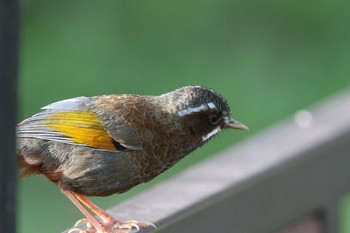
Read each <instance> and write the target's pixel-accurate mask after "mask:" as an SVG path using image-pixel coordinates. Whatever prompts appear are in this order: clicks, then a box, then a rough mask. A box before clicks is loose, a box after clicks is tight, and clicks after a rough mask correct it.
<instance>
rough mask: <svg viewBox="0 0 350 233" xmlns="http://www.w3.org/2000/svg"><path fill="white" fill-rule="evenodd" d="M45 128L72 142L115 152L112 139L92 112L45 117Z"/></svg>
mask: <svg viewBox="0 0 350 233" xmlns="http://www.w3.org/2000/svg"><path fill="white" fill-rule="evenodd" d="M45 126H46V127H49V128H51V129H53V130H55V131H57V132H59V133H61V134H62V135H64V136H66V137H68V138H69V140H71V141H72V142H75V143H79V144H83V145H86V146H89V147H93V148H98V149H104V150H111V151H116V148H115V146H114V145H113V141H112V140H113V139H112V138H111V137H110V136H109V135H108V133H107V131H106V130H105V129H104V127H103V125H102V124H101V122H100V121H99V120H98V119H97V117H96V114H95V113H94V112H90V111H71V112H57V113H54V114H52V115H50V116H48V117H47V119H46V122H45Z"/></svg>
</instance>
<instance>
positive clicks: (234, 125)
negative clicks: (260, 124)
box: [227, 118, 249, 130]
mask: <svg viewBox="0 0 350 233" xmlns="http://www.w3.org/2000/svg"><path fill="white" fill-rule="evenodd" d="M227 128H230V129H239V130H249V128H248V126H246V125H245V124H243V123H241V122H239V121H236V120H234V119H232V118H231V119H229V121H228V123H227Z"/></svg>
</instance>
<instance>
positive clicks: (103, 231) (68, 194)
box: [62, 189, 111, 233]
mask: <svg viewBox="0 0 350 233" xmlns="http://www.w3.org/2000/svg"><path fill="white" fill-rule="evenodd" d="M62 192H63V194H64V195H65V196H66V197H67V198H68V199H69V200H71V202H73V204H74V205H75V206H76V207H77V208H78V209H79V210H80V211H81V212H82V213H83V214H84V215H85V216H86V218H87V219H88V220H89V221H90V223H91V224H92V225H93V226H94V227H95V229H96V231H97V232H98V233H111V231H110V230H108V229H107V228H106V226H104V225H103V224H102V223H101V222H100V221H98V219H97V218H96V217H95V216H94V215H92V214H91V213H90V211H89V210H88V209H86V207H85V206H84V205H83V204H81V202H80V201H79V199H78V198H77V197H76V196H75V193H73V192H71V191H67V190H63V189H62Z"/></svg>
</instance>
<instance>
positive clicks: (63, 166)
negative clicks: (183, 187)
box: [16, 86, 248, 233]
mask: <svg viewBox="0 0 350 233" xmlns="http://www.w3.org/2000/svg"><path fill="white" fill-rule="evenodd" d="M225 129H238V130H248V127H247V126H246V125H244V124H243V123H240V122H239V121H237V120H235V119H234V118H232V116H231V110H230V107H229V105H228V103H227V101H226V100H225V99H224V98H223V97H222V96H221V95H220V94H218V93H217V92H215V91H214V90H212V89H210V88H207V87H202V86H184V87H181V88H178V89H176V90H174V91H170V92H167V93H165V94H162V95H158V96H152V95H138V94H110V95H100V96H94V97H76V98H71V99H66V100H62V101H58V102H54V103H51V104H49V105H47V106H45V107H43V108H42V109H41V111H40V112H39V113H37V114H35V115H33V116H32V117H29V118H27V119H25V120H23V121H22V122H20V123H19V124H17V128H16V134H17V157H18V163H19V166H20V169H21V175H22V176H23V177H26V176H30V175H33V174H41V175H43V176H45V177H46V178H47V179H48V180H50V181H52V182H53V183H55V184H57V185H58V187H59V188H60V190H61V191H62V193H63V194H64V195H65V196H66V197H67V198H68V199H69V200H70V201H71V202H72V203H73V204H74V205H75V206H76V207H77V208H78V209H79V210H80V211H81V212H82V213H83V214H84V215H85V217H86V218H85V220H86V221H87V223H88V224H87V225H88V226H89V228H90V230H82V229H80V230H81V231H79V232H98V233H110V232H114V230H116V229H134V228H136V229H137V230H138V229H140V228H144V227H147V225H148V224H146V223H142V222H138V221H135V220H129V221H119V220H116V219H114V218H113V217H112V216H110V215H109V214H108V213H107V212H106V211H104V210H103V209H101V208H99V207H98V206H97V205H95V204H94V203H93V202H91V201H90V200H89V199H88V198H87V197H89V196H109V195H112V194H120V193H124V192H126V191H128V190H130V189H131V188H133V187H134V186H136V185H138V184H141V183H145V182H148V181H150V180H152V179H153V178H155V177H156V176H158V175H159V174H161V173H162V172H164V171H165V170H167V169H168V168H170V167H171V166H173V165H174V164H175V163H177V162H178V161H179V160H181V159H182V158H183V157H185V156H186V155H188V154H190V153H191V152H192V151H194V150H196V149H197V148H199V147H201V146H203V145H204V144H206V143H207V142H208V141H210V139H212V138H214V137H215V136H216V135H218V134H219V132H221V131H222V130H225Z"/></svg>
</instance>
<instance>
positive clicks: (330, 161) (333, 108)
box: [109, 90, 350, 233]
mask: <svg viewBox="0 0 350 233" xmlns="http://www.w3.org/2000/svg"><path fill="white" fill-rule="evenodd" d="M349 190H350V90H349V91H346V92H343V93H341V94H338V95H336V96H333V97H332V98H330V99H328V100H326V101H324V102H322V103H321V104H319V105H316V106H314V107H312V108H311V109H309V110H304V111H302V112H300V114H297V117H296V118H294V117H293V118H291V119H287V120H286V121H284V122H281V123H279V124H276V125H274V126H273V127H271V128H269V129H267V130H265V131H264V132H261V133H260V134H257V135H255V136H253V137H251V138H250V139H249V140H246V141H244V142H242V143H239V144H237V145H235V146H233V147H232V148H229V149H227V150H226V151H225V152H223V153H221V154H220V155H217V156H214V157H213V158H211V159H209V160H206V161H205V162H202V163H200V164H198V165H196V166H193V167H191V168H190V169H188V170H186V171H184V172H182V173H181V174H179V175H177V176H175V177H173V178H172V179H169V180H167V181H165V182H162V183H159V184H158V185H156V186H155V187H154V188H152V189H150V190H148V191H146V192H144V193H142V194H140V195H138V196H136V197H134V198H132V199H129V200H127V201H125V202H124V203H122V204H120V205H118V206H115V207H113V208H111V209H110V210H109V211H110V213H112V215H113V216H115V217H116V218H117V219H124V220H126V219H137V220H140V221H145V222H152V223H154V224H155V225H156V226H157V229H153V228H151V227H150V228H149V229H145V230H141V231H139V232H142V233H145V232H159V233H161V232H162V233H163V232H164V233H180V232H181V233H187V232H188V233H197V232H198V233H199V232H200V233H205V232H208V233H215V232H220V233H222V232H223V233H270V232H271V233H287V232H288V233H320V232H322V233H337V232H339V223H340V220H339V208H340V200H341V199H342V198H343V197H344V196H345V195H346V194H347V193H348V192H349ZM349 221H350V220H349Z"/></svg>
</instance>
